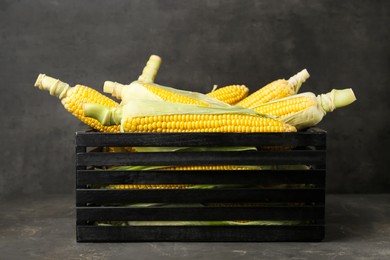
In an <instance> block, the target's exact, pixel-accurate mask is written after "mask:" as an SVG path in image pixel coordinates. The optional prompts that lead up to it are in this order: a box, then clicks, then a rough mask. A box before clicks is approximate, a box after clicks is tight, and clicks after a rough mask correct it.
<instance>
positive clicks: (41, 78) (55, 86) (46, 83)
mask: <svg viewBox="0 0 390 260" xmlns="http://www.w3.org/2000/svg"><path fill="white" fill-rule="evenodd" d="M34 86H35V87H38V88H39V89H40V90H45V91H49V93H50V95H52V96H56V97H58V98H59V99H63V98H64V97H66V95H67V92H68V90H69V89H71V87H70V86H69V84H68V83H65V82H62V81H60V80H58V79H55V78H52V77H49V76H46V75H45V74H39V75H38V78H37V80H36V81H35V84H34Z"/></svg>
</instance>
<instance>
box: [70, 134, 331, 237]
mask: <svg viewBox="0 0 390 260" xmlns="http://www.w3.org/2000/svg"><path fill="white" fill-rule="evenodd" d="M108 146H185V147H193V146H256V147H264V146H265V147H270V146H271V147H272V146H275V147H280V146H283V147H286V146H288V147H294V148H293V149H287V150H280V149H263V150H261V149H259V150H258V151H245V152H215V151H214V152H211V151H209V152H154V153H107V152H102V150H101V149H100V148H101V147H108ZM325 160H326V132H325V131H323V130H321V129H316V128H311V129H308V130H306V131H300V132H297V133H116V134H112V133H98V132H94V131H82V132H77V133H76V181H77V184H76V212H77V224H76V233H77V241H78V242H124V241H321V240H323V238H324V225H325V223H324V210H325V208H324V202H325V172H326V162H325ZM121 165H134V166H136V165H308V166H310V169H309V170H296V169H283V170H249V171H248V170H245V171H241V170H239V171H158V170H149V171H121V170H116V171H113V170H107V169H106V170H105V169H98V170H97V169H96V167H100V166H121ZM180 183H181V184H224V185H226V184H236V185H244V186H246V187H240V188H237V187H225V188H217V189H170V190H169V189H160V190H158V189H155V190H112V189H101V188H100V189H97V188H92V187H96V185H107V184H180ZM280 184H288V185H290V186H291V185H294V184H295V186H293V187H292V188H291V187H290V188H278V187H277V185H280ZM258 185H260V186H258ZM297 185H298V186H297ZM133 203H167V204H169V205H168V206H164V207H159V206H151V207H131V206H126V205H129V204H133ZM215 203H217V204H215ZM218 203H240V205H239V206H237V205H231V206H229V205H230V204H228V205H226V204H225V205H224V206H220V205H219V204H218ZM242 203H250V204H249V205H241V204H242ZM199 204H202V205H199ZM204 204H205V205H207V206H203V205H204ZM210 205H211V206H210ZM219 220H268V221H274V222H275V221H292V222H293V223H295V224H291V223H289V224H273V225H186V226H181V225H167V226H166V225H152V226H149V225H136V226H100V225H96V224H95V223H96V222H99V221H219ZM277 223H278V222H277Z"/></svg>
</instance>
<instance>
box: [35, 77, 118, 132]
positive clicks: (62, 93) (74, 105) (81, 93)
mask: <svg viewBox="0 0 390 260" xmlns="http://www.w3.org/2000/svg"><path fill="white" fill-rule="evenodd" d="M34 86H35V87H38V88H39V89H41V90H46V91H49V92H50V95H52V96H56V97H58V98H59V99H60V100H61V103H62V104H63V106H64V107H65V109H66V110H68V111H69V112H70V113H72V114H73V115H74V116H75V117H77V118H78V119H80V120H81V121H82V122H84V123H85V124H87V125H89V126H90V127H92V128H93V129H96V130H98V131H102V132H119V131H120V128H119V126H117V125H112V126H103V125H102V124H101V123H100V122H98V121H97V120H96V119H93V118H88V117H85V116H84V113H83V109H82V105H83V103H94V104H100V105H105V106H108V107H111V108H113V107H118V106H119V104H118V103H116V102H115V101H113V100H112V99H110V98H108V97H106V96H104V95H103V94H101V93H99V92H98V91H96V90H94V89H92V88H89V87H86V86H83V85H76V86H74V87H70V86H69V85H68V84H67V83H64V82H61V81H60V80H58V79H54V78H52V77H49V76H46V75H45V74H39V76H38V78H37V81H36V82H35V85H34Z"/></svg>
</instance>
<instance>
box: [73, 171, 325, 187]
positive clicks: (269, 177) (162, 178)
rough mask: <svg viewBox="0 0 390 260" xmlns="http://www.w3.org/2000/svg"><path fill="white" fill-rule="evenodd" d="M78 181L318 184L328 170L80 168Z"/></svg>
mask: <svg viewBox="0 0 390 260" xmlns="http://www.w3.org/2000/svg"><path fill="white" fill-rule="evenodd" d="M76 182H77V185H88V184H93V185H107V184H180V183H181V184H317V185H325V170H275V171H274V170H258V171H257V170H253V171H252V170H242V171H241V170H240V171H114V170H78V171H77V174H76Z"/></svg>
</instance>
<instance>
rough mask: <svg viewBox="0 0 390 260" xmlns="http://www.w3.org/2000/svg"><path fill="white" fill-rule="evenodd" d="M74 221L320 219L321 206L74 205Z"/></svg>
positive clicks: (322, 210) (322, 217)
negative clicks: (75, 216)
mask: <svg viewBox="0 0 390 260" xmlns="http://www.w3.org/2000/svg"><path fill="white" fill-rule="evenodd" d="M76 214H77V220H78V221H117V220H118V221H213V220H299V221H304V220H323V219H324V206H258V207H256V206H251V207H249V206H247V207H246V206H243V207H242V206H234V207H232V206H230V207H229V206H226V207H215V206H160V207H146V208H142V207H78V208H77V209H76Z"/></svg>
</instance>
